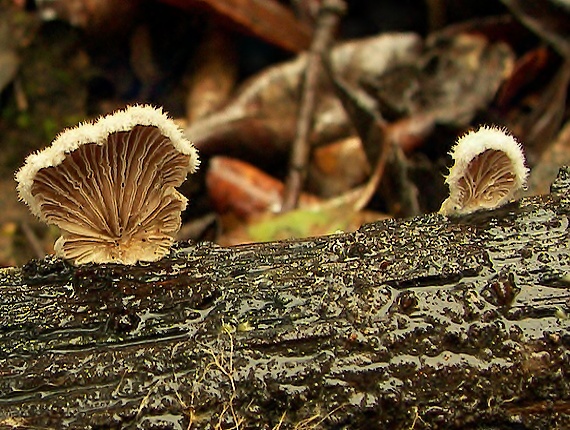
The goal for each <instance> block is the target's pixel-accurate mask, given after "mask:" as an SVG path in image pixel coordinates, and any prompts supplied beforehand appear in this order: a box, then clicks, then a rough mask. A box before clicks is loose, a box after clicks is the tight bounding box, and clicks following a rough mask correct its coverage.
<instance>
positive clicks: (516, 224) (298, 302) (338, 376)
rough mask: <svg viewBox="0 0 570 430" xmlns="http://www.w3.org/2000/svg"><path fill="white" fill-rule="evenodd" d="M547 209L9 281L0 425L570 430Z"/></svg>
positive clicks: (0, 339)
mask: <svg viewBox="0 0 570 430" xmlns="http://www.w3.org/2000/svg"><path fill="white" fill-rule="evenodd" d="M568 177H569V173H568V171H567V170H564V171H562V172H561V176H560V177H559V179H558V181H557V182H556V183H555V184H554V189H553V191H554V192H553V193H552V194H550V195H547V196H539V197H531V198H525V199H522V200H520V201H519V202H516V203H513V204H511V205H509V206H507V207H504V208H501V209H498V210H495V211H492V212H485V213H479V214H475V215H472V216H470V217H468V218H461V219H447V218H445V217H442V216H440V215H435V214H433V215H427V216H422V217H417V218H414V219H408V220H390V221H386V222H379V223H376V224H371V225H366V226H364V227H362V228H361V229H360V230H359V231H357V232H355V233H349V234H339V235H334V236H328V237H319V238H314V239H305V240H296V241H286V242H277V243H265V244H254V245H246V246H240V247H234V248H220V247H217V246H214V245H208V244H202V245H197V246H189V245H188V246H183V245H180V246H179V247H178V248H177V249H176V250H174V251H173V253H172V256H171V257H170V258H168V259H165V260H162V261H160V262H158V263H156V264H149V265H144V266H142V265H141V266H136V267H124V266H112V265H106V266H94V265H90V266H82V267H78V268H73V267H71V266H69V265H67V264H66V263H64V262H62V261H61V260H55V259H49V258H48V259H46V260H43V261H36V262H30V263H29V264H28V265H26V266H25V267H23V268H21V269H7V270H4V271H2V272H1V274H0V428H12V427H17V426H21V427H24V428H58V429H59V428H174V429H186V428H240V429H246V428H267V429H272V428H275V429H290V428H297V429H308V428H327V429H333V428H334V429H337V428H338V429H340V428H351V429H352V428H354V429H357V428H389V429H423V428H446V429H567V428H570V378H569V376H570V331H569V329H570V319H569V317H568V315H569V314H570V287H569V285H570V276H569V275H568V273H569V271H570V251H569V249H568V243H569V232H568V215H569V213H570V195H569V194H568V182H569V181H568Z"/></svg>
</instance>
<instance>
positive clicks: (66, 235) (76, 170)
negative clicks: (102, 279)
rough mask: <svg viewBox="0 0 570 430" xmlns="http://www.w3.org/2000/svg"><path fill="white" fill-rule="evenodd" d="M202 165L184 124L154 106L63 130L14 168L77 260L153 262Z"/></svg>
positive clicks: (59, 248)
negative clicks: (183, 190)
mask: <svg viewBox="0 0 570 430" xmlns="http://www.w3.org/2000/svg"><path fill="white" fill-rule="evenodd" d="M198 164H199V160H198V154H197V151H196V148H194V146H193V145H192V143H190V141H188V140H187V139H186V137H185V136H184V134H183V131H182V130H181V129H180V128H179V127H178V126H177V125H176V124H175V123H174V122H173V121H172V120H171V119H170V118H169V117H168V116H167V115H166V114H165V113H164V112H163V111H162V109H155V108H154V107H152V106H129V107H127V108H126V109H124V110H119V111H116V112H114V113H112V114H110V115H107V116H103V117H101V118H99V119H98V120H96V121H94V122H91V123H83V124H80V125H79V126H77V127H75V128H70V129H67V130H64V131H63V132H62V133H61V134H59V135H58V136H57V137H56V139H55V140H54V141H53V143H52V145H51V146H50V147H48V148H46V149H44V150H42V151H39V152H37V153H35V154H32V155H30V156H28V158H27V159H26V162H25V164H24V166H23V167H22V168H21V169H20V170H19V171H18V172H17V173H16V181H17V182H18V193H19V195H20V198H21V199H22V200H24V201H25V202H26V203H27V204H28V206H29V207H30V210H31V211H32V213H33V214H35V215H36V216H38V217H39V218H40V219H41V220H43V221H45V222H47V223H48V224H54V225H56V226H57V227H59V229H60V230H61V237H60V238H59V239H58V240H57V241H56V243H55V251H56V255H58V256H60V257H62V258H66V259H69V260H71V261H72V262H73V263H75V264H85V263H121V264H135V263H136V262H137V261H156V260H158V259H160V258H162V257H163V256H164V255H165V254H167V253H168V252H169V250H170V246H171V244H172V243H173V241H174V234H175V233H176V232H177V231H178V230H179V228H180V224H181V218H180V213H181V211H182V210H183V209H184V208H185V207H186V203H187V199H186V198H185V197H184V196H183V195H182V194H180V193H179V192H178V191H176V189H175V187H178V186H180V185H181V184H182V182H184V180H185V179H186V175H187V174H188V173H193V172H194V171H195V170H196V169H197V167H198Z"/></svg>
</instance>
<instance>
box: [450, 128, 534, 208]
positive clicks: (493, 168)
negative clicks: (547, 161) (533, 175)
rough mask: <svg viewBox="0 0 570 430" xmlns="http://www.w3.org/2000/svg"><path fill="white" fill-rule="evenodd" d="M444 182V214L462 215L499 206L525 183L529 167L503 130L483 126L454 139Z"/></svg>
mask: <svg viewBox="0 0 570 430" xmlns="http://www.w3.org/2000/svg"><path fill="white" fill-rule="evenodd" d="M450 155H451V157H452V158H453V161H454V164H453V167H451V169H450V170H449V175H448V176H447V178H446V180H445V182H446V183H447V184H448V186H449V197H448V198H447V199H446V200H445V201H444V202H443V204H442V205H441V209H440V210H439V212H440V213H442V214H444V215H462V214H468V213H471V212H474V211H476V210H479V209H492V208H495V207H498V206H501V205H503V204H505V203H507V202H509V201H510V200H511V199H513V198H514V197H515V196H516V195H517V193H518V192H519V191H520V190H521V189H523V188H524V187H525V186H526V180H527V176H528V168H527V167H526V166H525V158H524V154H523V151H522V147H521V145H520V143H519V142H518V141H517V140H516V139H515V138H514V137H513V136H512V135H511V134H509V133H508V132H507V131H506V130H503V129H500V128H497V127H489V126H482V127H480V128H479V129H478V130H476V131H470V132H469V133H467V134H465V135H464V136H462V137H461V138H459V140H458V141H457V144H456V145H455V147H454V148H452V150H451V152H450Z"/></svg>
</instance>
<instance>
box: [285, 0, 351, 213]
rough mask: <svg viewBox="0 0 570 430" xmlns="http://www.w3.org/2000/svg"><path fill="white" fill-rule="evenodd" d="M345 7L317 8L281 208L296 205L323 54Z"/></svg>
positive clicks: (331, 0) (328, 3)
mask: <svg viewBox="0 0 570 430" xmlns="http://www.w3.org/2000/svg"><path fill="white" fill-rule="evenodd" d="M345 10H346V4H345V3H344V1H343V0H323V3H322V5H321V7H320V9H319V15H318V19H317V27H316V30H315V33H314V36H313V41H312V42H311V48H310V50H309V52H308V55H307V66H306V68H305V73H304V75H303V79H302V94H301V104H300V108H299V117H298V119H297V131H296V134H295V140H294V142H293V147H292V152H291V158H290V160H289V174H288V175H287V179H286V181H285V193H284V197H283V205H282V207H281V210H282V211H283V212H285V211H288V210H291V209H293V208H295V207H297V204H298V202H299V196H300V195H301V189H302V188H303V184H304V182H305V179H306V177H307V163H308V160H309V155H310V145H309V134H310V132H311V128H312V125H313V116H314V110H315V102H316V88H317V86H318V82H319V79H320V77H321V75H322V73H321V69H322V67H321V62H322V56H323V54H324V53H325V52H326V51H327V50H328V49H330V45H331V43H332V40H333V35H334V33H335V29H336V28H337V26H338V23H339V21H340V17H341V15H342V14H343V13H344V11H345Z"/></svg>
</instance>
